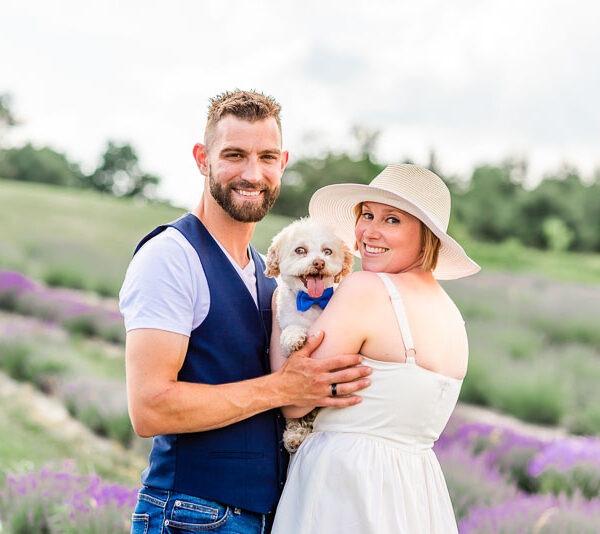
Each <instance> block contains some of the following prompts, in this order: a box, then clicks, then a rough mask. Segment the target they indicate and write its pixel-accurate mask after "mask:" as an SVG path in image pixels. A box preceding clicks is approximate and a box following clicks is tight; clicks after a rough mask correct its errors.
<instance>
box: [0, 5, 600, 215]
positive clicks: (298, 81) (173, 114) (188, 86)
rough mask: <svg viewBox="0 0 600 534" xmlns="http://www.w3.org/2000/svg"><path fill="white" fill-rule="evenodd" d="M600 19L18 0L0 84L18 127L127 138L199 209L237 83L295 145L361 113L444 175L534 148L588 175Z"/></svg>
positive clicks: (537, 163)
mask: <svg viewBox="0 0 600 534" xmlns="http://www.w3.org/2000/svg"><path fill="white" fill-rule="evenodd" d="M353 6H354V7H353ZM599 22H600V3H599V2H597V1H596V0H545V1H541V0H518V1H512V0H461V1H452V0H419V1H415V2H408V1H401V0H369V1H368V2H366V1H361V2H353V1H352V0H346V1H337V0H336V1H328V0H303V1H292V0H169V1H166V0H165V1H155V0H116V1H113V0H103V1H96V0H87V1H81V0H55V1H53V2H48V1H46V0H3V2H2V5H1V8H0V24H1V25H0V28H1V31H0V58H1V59H0V93H5V92H8V93H10V94H11V95H12V97H13V108H14V111H15V113H16V115H17V116H18V118H19V119H20V120H21V121H22V125H21V126H20V127H19V128H18V129H15V130H14V131H13V132H12V133H11V135H10V137H9V139H8V141H9V142H10V143H12V144H21V143H23V142H25V141H32V142H34V143H35V144H37V145H50V146H51V147H53V148H54V149H56V150H59V151H62V152H65V153H66V154H67V156H68V157H69V158H70V159H71V160H74V161H77V162H79V163H80V164H81V165H82V166H83V168H84V170H90V169H93V168H94V166H95V165H96V164H97V163H98V159H99V156H100V154H101V153H102V151H103V149H104V147H105V144H106V141H107V140H108V139H113V140H116V141H123V142H130V143H131V144H132V145H133V146H134V147H135V148H136V149H137V151H138V154H139V156H140V160H141V166H142V168H143V169H144V170H145V171H147V172H151V173H154V174H157V175H159V176H160V177H161V178H162V182H163V186H162V189H161V192H162V194H163V196H165V197H168V198H170V199H172V200H173V201H174V202H175V203H177V204H179V205H181V206H184V207H192V206H193V204H194V203H195V201H196V199H197V197H198V195H199V192H200V190H201V179H200V176H199V174H198V171H197V169H196V167H195V165H194V162H193V160H192V156H191V148H192V146H193V144H194V143H195V142H197V141H200V140H201V139H202V134H203V126H204V122H205V118H206V108H207V103H208V98H209V97H211V96H213V95H215V94H217V93H220V92H222V91H224V90H227V89H232V88H236V87H238V88H242V89H259V90H262V91H263V92H266V93H269V94H272V95H273V96H275V97H276V98H277V99H278V100H279V102H280V103H281V104H282V107H283V113H282V117H283V127H284V145H285V148H287V149H289V150H290V152H291V158H292V161H293V160H294V157H296V158H297V157H299V156H302V155H306V154H314V153H316V152H317V151H319V150H324V149H335V150H347V151H351V150H353V149H354V148H355V146H356V145H355V144H354V142H353V138H352V136H351V134H350V131H351V128H352V126H353V125H362V126H365V127H368V128H371V129H374V130H378V131H380V132H381V134H380V138H379V142H378V147H377V152H376V154H377V159H378V160H380V161H381V162H384V163H390V162H394V161H401V160H403V159H405V158H412V159H413V160H414V161H415V162H417V163H421V164H426V163H427V160H428V153H429V151H430V150H431V149H435V151H436V153H437V157H438V163H439V165H440V167H441V170H442V171H443V172H444V173H446V174H467V173H468V171H470V170H471V169H472V167H473V166H474V165H475V164H478V163H482V162H492V163H498V162H500V161H501V160H503V159H504V158H506V157H509V156H523V157H526V158H527V159H528V161H529V167H530V171H529V178H530V180H531V181H532V182H534V181H535V180H538V179H539V178H540V177H541V176H542V175H543V174H544V173H545V172H548V171H552V170H555V169H557V168H558V167H559V166H560V165H561V164H563V163H568V164H571V165H574V166H576V167H577V168H578V169H579V170H580V171H581V172H582V173H583V174H584V175H588V176H591V174H592V173H593V171H594V169H595V168H598V167H600V150H599V148H600V97H599V96H598V95H600V30H599V29H598V27H599Z"/></svg>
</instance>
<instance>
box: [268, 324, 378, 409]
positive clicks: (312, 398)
mask: <svg viewBox="0 0 600 534" xmlns="http://www.w3.org/2000/svg"><path fill="white" fill-rule="evenodd" d="M322 340H323V332H318V333H316V334H314V335H311V336H310V337H309V338H308V340H307V342H306V345H304V347H302V348H301V349H300V350H298V351H296V352H294V353H292V354H291V355H290V356H289V358H288V359H287V360H286V362H285V363H284V365H283V366H282V367H281V368H280V369H279V370H278V371H277V373H280V375H281V379H282V380H281V383H282V386H281V388H282V389H281V394H282V396H283V398H284V399H289V401H288V402H286V405H294V406H298V407H306V408H309V410H307V412H308V411H310V410H311V409H312V408H313V407H315V406H335V407H338V408H341V407H344V406H352V405H354V404H358V403H359V402H361V400H362V399H361V398H360V397H359V396H358V395H355V393H356V392H358V391H360V390H362V389H364V388H366V387H367V386H369V385H370V384H371V381H370V380H369V379H368V378H367V377H368V376H369V375H370V374H371V372H372V369H371V368H370V367H366V366H363V365H360V363H361V362H362V356H361V355H360V354H341V355H336V356H332V357H331V358H322V359H313V358H311V357H310V355H311V353H312V352H313V351H314V350H315V349H316V348H317V347H318V346H319V345H320V343H321V341H322ZM332 384H335V392H336V395H335V396H333V395H332V387H331V386H332ZM302 411H304V410H302Z"/></svg>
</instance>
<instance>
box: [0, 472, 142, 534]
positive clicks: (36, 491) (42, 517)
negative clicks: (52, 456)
mask: <svg viewBox="0 0 600 534" xmlns="http://www.w3.org/2000/svg"><path fill="white" fill-rule="evenodd" d="M73 469H74V466H73V464H72V463H66V464H65V465H64V466H63V469H62V470H58V471H54V470H53V469H51V468H48V467H45V468H42V469H41V470H39V471H37V472H34V473H28V474H22V475H11V476H8V477H7V479H6V484H5V485H4V488H3V490H2V491H1V492H0V516H1V517H2V521H3V526H4V527H5V528H7V531H8V532H12V531H13V530H12V529H13V527H14V529H15V530H16V529H17V527H18V531H19V532H49V533H58V532H61V533H65V532H73V533H75V532H115V533H118V532H123V533H126V532H129V528H128V518H129V515H130V513H131V510H133V508H134V506H135V502H136V499H137V490H136V489H132V488H128V487H125V486H122V485H120V484H116V483H106V482H104V481H103V480H102V479H100V478H99V477H98V476H96V475H80V474H78V473H76V472H74V471H73Z"/></svg>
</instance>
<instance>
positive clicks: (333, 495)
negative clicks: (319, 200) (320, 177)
mask: <svg viewBox="0 0 600 534" xmlns="http://www.w3.org/2000/svg"><path fill="white" fill-rule="evenodd" d="M380 277H381V278H382V280H383V281H384V283H385V284H386V287H387V289H388V293H389V294H390V298H391V300H392V303H393V305H394V308H395V311H396V316H397V318H398V324H399V326H400V330H401V333H402V339H403V340H404V344H405V346H406V348H407V359H406V362H405V363H398V362H384V361H378V360H373V359H370V358H365V363H367V364H368V365H370V366H372V367H373V373H372V375H371V380H372V384H371V386H370V387H369V388H367V389H365V390H364V391H363V392H362V393H361V395H362V397H363V401H362V402H361V403H360V404H357V405H355V406H351V407H348V408H342V409H339V408H338V409H336V408H322V409H321V410H320V411H319V413H318V415H317V418H316V420H315V424H314V432H313V433H312V434H310V435H309V436H308V437H307V438H306V439H305V441H304V442H303V443H302V445H301V446H300V448H299V449H298V451H297V452H296V453H295V454H294V455H293V458H292V460H291V463H290V466H289V470H288V478H287V482H286V485H285V488H284V491H283V495H282V497H281V500H280V502H279V506H278V508H277V512H276V514H275V523H274V527H273V533H274V534H310V533H313V534H333V533H340V532H343V533H346V534H404V533H406V534H430V533H431V534H438V533H439V534H446V533H456V532H457V527H456V520H455V517H454V511H453V509H452V504H451V502H450V496H449V494H448V489H447V486H446V481H445V479H444V475H443V473H442V470H441V468H440V465H439V463H438V460H437V458H436V456H435V453H434V452H433V450H432V447H433V444H434V442H435V441H436V440H437V439H438V438H439V436H440V434H441V432H442V431H443V429H444V427H445V426H446V424H447V422H448V419H449V418H450V415H451V413H452V411H453V410H454V407H455V405H456V402H457V400H458V395H459V392H460V388H461V385H462V380H458V379H455V378H451V377H447V376H444V375H441V374H438V373H435V372H433V371H429V370H427V369H425V368H422V367H420V366H419V365H417V363H416V360H415V356H416V353H415V350H414V344H413V342H412V336H411V333H410V329H409V327H408V321H407V319H406V314H405V312H404V308H403V305H402V301H401V299H400V296H399V294H398V291H397V290H396V287H395V286H394V285H393V284H392V282H391V281H390V280H389V278H387V276H386V275H383V274H380Z"/></svg>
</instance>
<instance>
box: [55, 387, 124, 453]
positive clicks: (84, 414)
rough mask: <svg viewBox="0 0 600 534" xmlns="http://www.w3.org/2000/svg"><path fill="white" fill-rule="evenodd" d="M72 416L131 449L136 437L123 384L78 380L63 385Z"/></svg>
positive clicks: (60, 392)
mask: <svg viewBox="0 0 600 534" xmlns="http://www.w3.org/2000/svg"><path fill="white" fill-rule="evenodd" d="M58 394H59V396H60V397H61V398H62V399H63V402H64V404H65V406H66V408H67V410H68V411H69V413H70V414H71V415H72V416H73V417H75V418H76V419H78V420H79V421H81V422H82V423H83V424H84V425H85V426H87V427H88V428H89V429H90V430H92V431H93V432H95V433H96V434H98V435H100V436H104V437H109V438H111V439H115V440H117V441H119V442H120V443H121V444H123V445H124V446H129V445H130V444H131V441H132V439H133V437H134V432H133V428H132V426H131V422H130V420H129V414H128V411H127V397H126V392H125V387H124V385H123V383H122V382H121V381H117V380H108V379H104V380H101V379H97V378H95V379H90V378H78V379H76V380H72V381H70V382H68V383H63V384H61V386H60V391H59V393H58Z"/></svg>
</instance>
